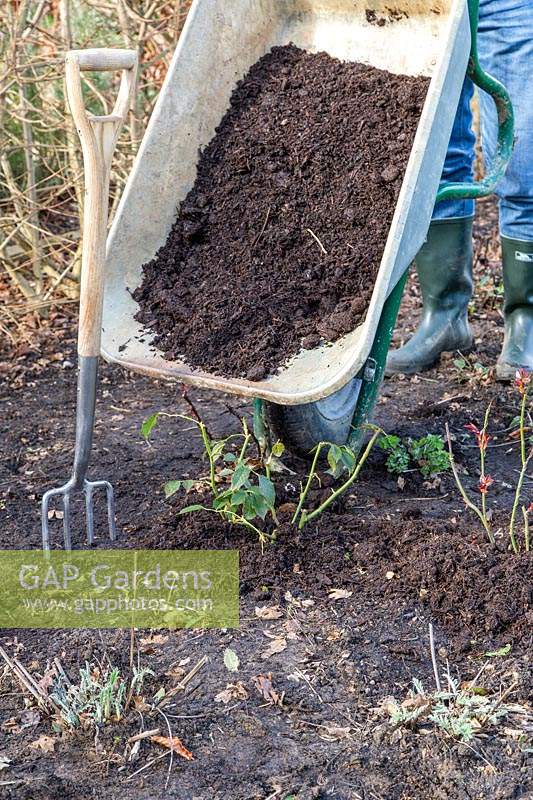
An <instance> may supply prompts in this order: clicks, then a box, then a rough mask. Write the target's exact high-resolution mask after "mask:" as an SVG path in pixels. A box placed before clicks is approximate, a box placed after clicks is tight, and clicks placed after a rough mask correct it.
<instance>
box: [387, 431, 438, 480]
mask: <svg viewBox="0 0 533 800" xmlns="http://www.w3.org/2000/svg"><path fill="white" fill-rule="evenodd" d="M379 446H380V447H381V449H382V450H385V452H386V453H388V456H387V460H386V462H385V465H386V467H387V471H388V472H390V473H391V474H392V475H401V474H402V473H404V472H408V471H409V470H410V469H411V465H414V468H416V469H418V471H419V472H420V474H421V475H422V477H423V478H425V479H428V478H431V477H433V476H434V475H438V474H439V473H440V472H445V471H446V470H447V469H449V468H450V457H449V454H448V452H447V451H446V447H445V443H444V439H443V438H442V436H438V435H437V434H434V433H428V434H427V435H426V436H422V438H421V439H408V440H407V444H405V442H404V441H402V439H401V438H400V437H399V436H394V435H392V434H389V435H384V436H382V437H381V438H380V440H379Z"/></svg>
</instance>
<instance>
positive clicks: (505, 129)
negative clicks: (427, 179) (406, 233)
mask: <svg viewBox="0 0 533 800" xmlns="http://www.w3.org/2000/svg"><path fill="white" fill-rule="evenodd" d="M468 12H469V18H470V33H471V46H470V58H469V62H468V67H467V75H468V77H469V78H471V80H472V81H473V83H474V84H475V85H476V86H478V87H479V88H480V89H481V90H483V91H485V92H487V93H488V94H490V95H491V96H492V98H493V99H494V102H495V103H496V107H497V111H498V143H497V150H496V155H495V157H494V160H493V163H492V165H491V169H490V172H489V173H488V174H487V175H486V176H485V178H484V179H483V180H481V181H479V182H477V183H445V184H443V185H442V186H441V187H440V189H439V191H438V192H437V196H436V199H435V202H436V203H440V202H441V201H443V200H467V199H477V198H480V197H486V196H487V195H489V194H491V193H492V192H493V191H494V189H495V187H496V185H497V183H498V182H499V180H500V179H501V178H502V176H503V174H504V173H505V170H506V168H507V165H508V163H509V159H510V158H511V155H512V152H513V144H514V112H513V106H512V103H511V98H510V96H509V93H508V92H507V89H506V88H505V87H504V86H503V84H502V83H500V81H498V80H497V79H496V78H493V77H492V76H491V75H489V74H488V73H486V72H485V71H484V70H483V68H482V67H481V64H480V63H479V55H478V49H477V35H478V24H479V0H468ZM408 273H409V270H408V269H407V270H406V271H405V272H404V274H403V275H402V276H401V278H400V279H399V281H398V282H397V284H396V286H395V287H394V289H393V290H392V292H391V293H390V295H389V296H388V298H387V300H386V301H385V303H384V305H383V309H382V312H381V317H380V321H379V324H378V327H377V330H376V334H375V337H374V342H373V345H372V348H371V351H370V354H369V357H368V361H367V365H368V364H371V365H372V368H371V369H370V370H368V369H367V366H365V367H364V368H363V369H362V370H361V372H360V373H359V374H358V375H357V376H356V378H357V379H359V380H360V381H361V389H360V391H359V394H358V398H357V403H356V406H355V411H354V414H353V417H352V423H351V433H350V435H349V438H348V445H349V446H350V447H351V448H352V449H353V450H354V451H357V450H359V449H360V447H361V444H362V442H363V440H364V438H365V433H366V426H367V425H368V423H369V421H370V418H371V415H372V411H373V409H374V406H375V404H376V401H377V398H378V394H379V390H380V387H381V383H382V380H383V374H384V371H385V362H386V359H387V354H388V351H389V347H390V342H391V338H392V333H393V331H394V327H395V325H396V319H397V317H398V311H399V309H400V304H401V300H402V296H403V292H404V288H405V285H406V282H407V277H408ZM369 376H370V377H369ZM254 427H255V430H256V435H257V436H258V437H259V438H261V439H264V436H265V427H264V403H263V401H262V400H258V399H256V400H255V401H254Z"/></svg>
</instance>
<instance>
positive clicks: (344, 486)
mask: <svg viewBox="0 0 533 800" xmlns="http://www.w3.org/2000/svg"><path fill="white" fill-rule="evenodd" d="M382 433H383V431H382V430H381V428H378V429H377V430H376V431H375V432H374V434H373V436H372V438H371V439H370V441H369V442H368V444H367V446H366V449H365V452H364V453H363V455H362V456H361V458H360V460H359V463H358V464H357V467H356V468H355V469H354V471H353V472H352V474H351V475H350V477H349V478H348V480H346V481H345V482H344V483H343V484H342V486H339V488H338V489H337V490H336V491H334V492H332V493H331V494H330V496H329V497H328V498H327V499H326V500H324V502H323V503H321V504H320V505H319V506H318V508H315V510H314V511H312V512H311V513H310V514H308V513H307V512H305V511H304V512H303V514H302V516H301V517H300V521H299V523H298V529H299V530H301V529H302V528H303V526H304V525H306V524H307V523H308V522H310V521H311V520H312V519H315V517H318V516H319V515H320V514H322V512H323V511H325V510H326V508H328V506H330V505H331V504H332V503H334V502H335V500H336V499H337V498H338V497H340V496H341V494H344V492H345V491H346V490H347V489H349V488H350V486H351V485H352V484H353V483H355V481H356V480H357V477H358V475H359V473H360V472H361V469H362V468H363V465H364V463H365V461H366V460H367V458H368V456H369V455H370V452H371V450H372V448H373V447H374V445H375V443H376V439H377V438H378V436H381V434H382Z"/></svg>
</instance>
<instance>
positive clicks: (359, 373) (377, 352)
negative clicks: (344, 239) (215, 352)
mask: <svg viewBox="0 0 533 800" xmlns="http://www.w3.org/2000/svg"><path fill="white" fill-rule="evenodd" d="M369 11H371V12H374V14H369V13H368V12H369ZM469 11H470V19H469ZM380 16H383V17H384V18H385V19H386V20H387V23H386V24H383V25H376V24H375V22H374V24H372V23H371V22H369V21H368V20H369V19H370V20H373V19H374V20H375V18H376V17H378V18H379V17H380ZM477 18H478V14H477V0H476V2H473V3H471V7H470V8H469V7H468V4H467V2H466V0H435V2H431V3H429V2H425V1H424V0H395V2H392V3H391V1H390V0H195V2H194V4H193V7H192V9H191V11H190V14H189V18H188V20H187V24H186V27H185V29H184V31H183V33H182V36H181V39H180V42H179V45H178V48H177V50H176V53H175V56H174V58H173V61H172V64H171V66H170V69H169V73H168V76H167V78H166V81H165V84H164V86H163V88H162V91H161V94H160V97H159V100H158V102H157V105H156V107H155V110H154V112H153V115H152V118H151V121H150V124H149V127H148V130H147V131H146V135H145V137H144V141H143V143H142V146H141V148H140V151H139V154H138V157H137V160H136V162H135V165H134V168H133V171H132V173H131V176H130V178H129V181H128V183H127V186H126V189H125V191H124V195H123V198H122V202H121V204H120V207H119V209H118V213H117V216H116V219H115V222H114V224H113V227H112V230H111V234H110V237H109V242H108V251H107V264H106V270H105V293H104V312H103V313H104V317H103V333H102V355H103V356H104V358H105V359H107V360H108V361H113V362H116V363H118V364H121V365H122V366H124V367H127V368H129V369H132V370H135V371H138V372H143V373H147V374H151V375H157V376H159V377H161V376H167V377H168V378H174V379H177V380H179V381H183V382H185V383H189V384H193V385H196V386H204V387H208V388H213V389H218V390H221V391H225V392H232V393H234V394H239V395H244V396H247V397H255V398H261V399H262V400H266V401H269V406H268V418H269V419H270V422H271V424H272V425H274V426H275V427H276V428H277V429H278V430H277V433H278V434H279V435H280V436H281V437H282V438H283V439H284V441H285V442H286V444H289V445H290V444H293V446H294V445H296V446H298V447H299V448H300V449H308V448H309V447H311V446H312V445H313V444H314V443H316V441H318V440H320V439H328V440H330V441H331V440H333V441H337V442H338V441H346V440H347V438H348V435H349V432H350V430H351V429H352V423H353V421H354V419H353V418H354V410H355V409H356V407H357V408H358V411H357V413H356V419H355V422H356V423H360V422H361V421H362V420H364V418H366V416H367V415H368V413H369V411H370V410H371V408H372V406H373V404H374V400H375V397H376V394H377V392H376V389H377V387H378V386H379V383H380V381H381V377H382V370H383V364H384V361H385V358H386V352H387V349H388V346H389V342H390V335H391V331H392V327H393V325H394V322H395V319H396V314H397V309H398V305H399V300H400V297H401V293H402V289H403V279H404V278H405V276H406V272H407V268H408V266H409V264H410V263H411V262H412V260H413V258H414V256H415V255H416V253H417V251H418V250H419V248H420V247H421V245H422V244H423V242H424V239H425V236H426V233H427V229H428V225H429V222H430V218H431V212H432V209H433V205H434V202H435V196H436V195H437V190H438V187H439V180H440V177H441V172H442V166H443V162H444V158H445V154H446V149H447V144H448V140H449V137H450V133H451V129H452V125H453V119H454V115H455V110H456V108H457V103H458V99H459V94H460V91H461V87H462V84H463V80H464V77H465V72H466V70H467V65H468V62H469V56H470V52H471V43H472V42H473V44H474V48H473V51H472V54H473V62H472V65H471V67H472V72H473V77H474V78H477V82H478V83H483V85H484V86H485V87H487V88H489V90H490V91H492V92H494V93H495V94H496V97H497V98H498V100H499V102H500V105H501V109H502V114H501V115H500V116H501V122H502V124H503V123H504V121H506V122H507V124H506V125H505V126H504V129H503V130H502V134H503V133H505V132H507V135H508V139H507V142H509V136H511V137H512V132H511V131H510V127H511V128H512V122H511V125H509V122H510V118H511V112H510V110H509V108H510V106H509V104H508V101H507V98H506V96H505V93H502V91H501V88H500V87H499V86H497V85H496V83H495V82H488V81H487V80H486V79H485V80H483V76H482V74H481V71H480V70H479V69H477V56H476V51H475V33H474V36H473V37H472V36H471V29H472V30H473V31H474V32H475V31H476V30H477ZM289 42H294V43H295V44H296V45H298V46H299V47H301V48H303V49H305V50H308V51H311V52H314V51H320V50H324V51H326V52H327V53H329V54H330V55H332V56H335V57H337V58H340V59H343V60H352V61H360V62H363V63H366V64H370V65H372V66H374V67H378V68H381V69H386V70H389V71H391V72H394V73H400V74H406V75H424V76H430V77H431V79H432V80H431V83H430V86H429V91H428V95H427V99H426V102H425V106H424V109H423V113H422V116H421V119H420V123H419V126H418V131H417V135H416V139H415V142H414V145H413V149H412V152H411V157H410V159H409V163H408V166H407V170H406V173H405V178H404V181H403V185H402V189H401V192H400V195H399V198H398V202H397V206H396V212H395V215H394V219H393V221H392V225H391V227H390V232H389V236H388V240H387V243H386V246H385V249H384V251H383V257H382V260H381V266H380V269H379V273H378V276H377V280H376V283H375V286H374V291H373V294H372V298H371V302H370V305H369V307H368V311H367V313H366V318H365V320H364V322H363V324H362V325H360V326H359V327H358V328H357V329H356V330H354V331H352V332H351V333H349V334H348V335H346V336H344V337H343V338H342V339H340V340H339V341H337V342H336V343H335V344H334V345H333V346H331V345H328V346H322V347H317V348H316V349H313V350H307V351H302V352H301V353H300V354H298V355H297V356H296V357H294V358H293V359H292V360H291V361H290V362H289V364H288V366H286V367H284V368H282V369H281V370H280V371H279V372H278V373H277V374H275V375H272V376H270V377H268V378H266V379H265V380H262V381H258V382H251V381H248V380H244V379H235V378H224V377H221V376H218V375H213V374H208V373H205V372H202V371H200V370H198V369H197V368H195V369H193V368H191V367H190V366H189V365H188V364H187V363H185V362H184V361H182V362H179V361H178V362H170V361H168V360H166V359H165V357H164V356H163V355H162V354H161V353H157V352H154V350H153V348H152V346H151V344H150V340H151V338H152V337H151V336H150V335H147V334H146V331H144V333H143V332H142V329H141V326H140V324H139V323H138V322H136V321H135V319H134V316H135V313H136V311H137V305H136V303H135V301H134V300H133V299H132V297H131V293H130V291H131V290H133V289H135V288H136V287H137V286H138V285H139V283H140V281H141V265H142V264H144V263H145V262H147V261H149V260H151V259H152V258H153V256H154V255H155V253H156V251H157V250H158V249H159V248H160V247H161V246H162V245H163V244H164V242H165V241H166V239H167V236H168V234H169V231H170V229H171V226H172V224H173V222H174V220H175V215H176V206H177V205H178V204H179V203H180V202H181V201H182V200H183V199H184V198H185V196H186V194H187V192H188V191H189V190H190V188H191V187H192V185H193V183H194V180H195V177H196V164H197V159H198V152H199V149H200V148H201V147H204V146H205V145H206V144H207V143H208V142H209V141H210V139H211V138H212V137H213V135H214V132H215V127H216V126H217V125H218V123H219V122H220V119H221V118H222V116H223V114H224V112H225V111H226V109H227V107H228V105H229V98H230V94H231V92H232V90H233V89H234V87H235V84H236V82H237V81H238V80H239V79H240V78H242V77H243V75H244V74H245V73H246V72H247V71H248V69H249V67H250V66H251V65H252V64H253V63H254V62H255V61H257V60H258V59H259V58H260V57H261V56H262V55H264V54H265V53H266V52H267V51H268V50H269V49H270V48H271V47H273V46H274V45H283V44H288V43H289ZM502 147H503V140H502ZM507 148H508V150H510V146H509V144H507ZM495 167H496V170H497V169H498V168H499V167H501V164H500V163H498V164H497V165H495ZM492 185H493V181H492V179H489V180H488V181H485V184H484V186H482V187H476V188H474V189H473V188H472V186H469V187H468V188H464V187H463V188H462V189H461V190H460V191H461V192H462V196H463V197H464V196H466V195H468V196H472V195H476V196H479V195H480V194H486V193H488V191H489V190H490V188H491V187H492ZM452 190H453V189H452V187H450V188H448V189H446V190H445V191H444V192H441V195H440V196H441V197H443V196H444V194H446V195H447V196H450V192H451V191H452ZM453 191H455V193H457V189H455V190H453ZM125 344H126V346H124V345H125ZM354 378H355V380H354ZM338 390H342V391H341V392H340V394H339V393H338ZM332 395H333V397H332ZM324 398H326V400H324ZM317 401H319V402H318V403H317ZM270 404H274V405H270ZM293 406H296V407H297V408H289V407H293Z"/></svg>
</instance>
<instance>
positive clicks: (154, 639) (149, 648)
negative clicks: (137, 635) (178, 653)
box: [139, 633, 168, 654]
mask: <svg viewBox="0 0 533 800" xmlns="http://www.w3.org/2000/svg"><path fill="white" fill-rule="evenodd" d="M167 641H168V636H165V635H164V634H163V633H153V634H151V636H147V637H146V638H144V639H139V645H140V650H141V652H142V653H144V654H149V653H153V652H155V648H156V647H160V646H161V645H162V644H165V642H167Z"/></svg>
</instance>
